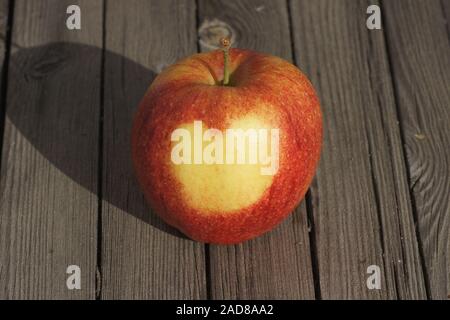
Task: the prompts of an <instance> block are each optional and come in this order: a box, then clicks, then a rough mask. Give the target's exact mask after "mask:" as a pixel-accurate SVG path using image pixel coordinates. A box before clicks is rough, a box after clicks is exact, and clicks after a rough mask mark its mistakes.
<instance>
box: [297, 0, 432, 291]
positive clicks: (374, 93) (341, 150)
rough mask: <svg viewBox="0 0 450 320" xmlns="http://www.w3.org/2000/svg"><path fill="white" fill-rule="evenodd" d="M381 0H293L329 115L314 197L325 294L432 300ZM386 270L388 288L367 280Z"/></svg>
mask: <svg viewBox="0 0 450 320" xmlns="http://www.w3.org/2000/svg"><path fill="white" fill-rule="evenodd" d="M369 4H374V3H373V1H371V3H369V2H368V1H343V0H340V1H327V0H321V1H314V2H311V1H306V0H302V1H291V15H292V21H293V33H294V44H295V52H296V57H297V61H298V63H299V65H300V66H301V67H303V69H304V70H306V72H307V74H308V75H309V76H310V79H311V80H312V82H313V84H314V85H315V86H316V88H317V90H318V92H319V96H320V98H321V102H322V111H323V113H324V119H325V122H324V134H325V141H324V146H323V153H322V159H321V163H320V167H319V170H318V174H317V181H316V184H315V185H314V186H313V187H312V190H311V195H312V203H313V213H314V222H315V226H316V230H315V232H316V234H315V235H316V239H317V248H318V264H319V271H320V288H321V293H322V297H323V298H325V299H354V298H363V299H380V298H381V299H395V298H401V299H411V298H426V290H425V284H424V278H423V270H422V267H421V263H420V254H419V248H418V243H417V239H416V235H415V230H414V221H413V215H412V208H411V202H410V197H409V192H408V186H407V176H406V168H405V165H404V157H403V153H402V147H401V137H400V130H399V127H398V124H397V118H396V108H395V101H394V96H393V90H392V86H391V83H392V82H391V81H392V80H391V77H390V73H389V65H388V59H387V55H386V50H385V46H384V38H383V33H382V31H369V30H368V29H367V28H366V15H365V12H366V9H367V7H368V6H369ZM370 265H377V266H379V267H380V268H381V277H382V278H381V290H369V289H368V288H367V286H366V279H367V278H368V276H369V275H368V274H367V273H366V272H367V267H368V266H370Z"/></svg>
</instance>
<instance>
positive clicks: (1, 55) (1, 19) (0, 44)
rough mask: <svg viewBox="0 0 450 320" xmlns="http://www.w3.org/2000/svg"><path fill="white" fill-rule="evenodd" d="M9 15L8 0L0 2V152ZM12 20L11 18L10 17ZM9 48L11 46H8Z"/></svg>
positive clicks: (3, 120)
mask: <svg viewBox="0 0 450 320" xmlns="http://www.w3.org/2000/svg"><path fill="white" fill-rule="evenodd" d="M10 14H11V12H10V10H9V1H8V0H1V1H0V70H1V72H0V74H1V76H0V88H1V89H0V90H1V93H0V152H1V151H2V145H3V140H2V139H3V131H4V125H5V110H6V105H5V104H6V103H5V102H6V99H5V96H6V93H5V91H6V90H5V87H6V79H5V76H6V73H7V71H6V70H7V67H6V64H7V63H8V62H7V61H6V60H5V58H6V56H7V55H8V54H9V52H8V53H7V52H6V47H7V45H8V43H7V33H8V31H7V29H8V24H12V23H11V21H10V18H9V15H10ZM11 18H12V17H11ZM10 47H11V46H10ZM0 165H1V157H0ZM0 173H1V172H0Z"/></svg>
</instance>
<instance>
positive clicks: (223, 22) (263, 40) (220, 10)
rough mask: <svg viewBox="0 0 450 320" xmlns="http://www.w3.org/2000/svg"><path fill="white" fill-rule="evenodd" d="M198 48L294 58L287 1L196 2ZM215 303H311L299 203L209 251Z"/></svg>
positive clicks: (307, 253)
mask: <svg viewBox="0 0 450 320" xmlns="http://www.w3.org/2000/svg"><path fill="white" fill-rule="evenodd" d="M199 4H200V6H199V9H198V13H199V18H200V19H199V20H200V30H199V33H200V44H201V45H202V49H203V50H208V49H210V48H211V47H212V46H214V45H215V44H217V43H218V40H219V39H220V37H221V36H224V35H230V34H229V32H231V35H232V37H233V39H234V41H235V44H234V45H235V46H237V47H240V48H247V49H253V50H258V51H262V52H266V53H270V54H274V55H277V56H280V57H282V58H285V59H287V60H291V59H292V54H291V42H290V35H289V24H288V13H287V7H286V2H285V1H206V0H205V1H203V0H202V1H200V3H199ZM209 250H210V267H211V277H210V278H211V284H210V285H211V297H212V298H213V299H264V298H268V299H270V298H272V299H286V298H289V299H314V284H313V276H312V269H311V257H310V249H309V238H308V225H307V216H306V209H305V202H304V201H303V202H302V204H301V205H300V206H299V208H298V209H297V210H296V211H295V212H294V213H293V214H292V215H291V216H289V218H287V219H286V221H284V222H283V223H282V224H281V225H280V226H278V227H277V228H276V229H275V230H273V231H271V232H270V233H268V234H266V235H264V236H261V237H259V238H256V239H254V240H251V241H248V242H245V243H243V244H240V245H235V246H210V248H209Z"/></svg>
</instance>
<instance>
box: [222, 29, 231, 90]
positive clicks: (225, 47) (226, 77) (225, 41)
mask: <svg viewBox="0 0 450 320" xmlns="http://www.w3.org/2000/svg"><path fill="white" fill-rule="evenodd" d="M220 45H221V47H222V51H223V81H222V84H223V85H224V86H227V85H228V83H229V82H230V67H229V64H230V54H229V49H230V46H231V41H230V38H222V39H220Z"/></svg>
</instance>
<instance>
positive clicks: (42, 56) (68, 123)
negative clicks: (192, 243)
mask: <svg viewBox="0 0 450 320" xmlns="http://www.w3.org/2000/svg"><path fill="white" fill-rule="evenodd" d="M102 57H104V76H103V78H102V63H101V61H102ZM96 68H97V69H96ZM155 76H156V74H155V72H153V71H151V70H149V69H147V68H145V67H143V66H142V65H140V64H138V63H136V62H133V61H131V60H129V59H127V58H125V57H123V56H120V55H118V54H115V53H112V52H109V51H105V52H102V50H101V49H100V48H97V47H93V46H87V45H80V44H73V43H52V44H48V45H44V46H39V47H32V48H27V49H20V50H18V51H16V52H15V53H14V54H13V55H12V56H11V59H10V68H9V80H8V87H9V88H8V106H7V111H6V114H7V118H8V119H9V120H10V121H11V122H12V123H13V124H14V126H15V127H16V128H17V129H18V130H19V131H20V132H21V133H22V134H23V135H24V137H25V138H26V139H27V140H28V141H30V143H31V144H32V145H33V146H34V147H35V148H36V149H37V150H38V151H39V152H40V153H41V154H42V155H43V156H44V157H45V158H46V159H48V160H49V161H50V162H51V163H52V164H53V165H54V166H55V167H56V168H58V169H59V170H60V171H62V172H63V173H64V174H65V175H67V176H68V177H70V178H71V179H72V180H74V181H75V182H76V183H78V184H79V185H81V186H82V187H84V188H86V189H87V190H89V191H91V192H93V193H94V194H97V195H99V196H101V198H102V199H103V202H102V203H103V211H104V212H105V210H109V206H111V205H112V206H115V207H117V208H119V209H120V210H122V211H124V212H127V213H129V214H131V215H133V216H135V217H137V218H139V219H141V220H142V221H145V222H146V223H149V224H151V225H152V226H154V227H156V228H158V229H160V230H162V231H164V232H167V233H170V234H172V235H175V236H178V237H182V238H185V236H184V235H182V234H181V233H180V232H179V231H178V230H176V229H174V228H172V227H170V226H169V225H167V224H165V223H164V222H163V221H162V220H161V219H160V218H159V217H158V216H157V215H156V214H155V213H154V212H153V211H152V210H151V209H150V208H149V207H148V206H147V205H146V203H145V201H144V198H143V195H142V193H141V191H140V189H139V187H138V185H137V181H136V179H135V175H134V171H133V168H132V163H131V152H130V132H131V125H132V118H133V113H134V111H135V109H136V108H137V106H138V103H139V101H140V99H141V98H142V97H143V95H144V93H145V91H146V89H147V88H148V86H149V84H150V83H151V82H152V80H153V79H154V77H155ZM102 79H104V81H103V87H102ZM102 88H103V90H102ZM102 92H103V95H102ZM101 105H103V112H102V111H101ZM102 118H103V119H102ZM101 132H102V133H101ZM100 141H102V142H101V143H100ZM100 149H102V153H99V150H100ZM99 159H100V160H101V162H102V165H101V168H102V170H101V171H102V172H101V173H100V174H101V176H100V175H99V172H98V171H99V170H98V163H99ZM99 178H100V179H99ZM98 180H101V183H102V185H101V188H99V185H98ZM99 192H100V193H101V194H99Z"/></svg>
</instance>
